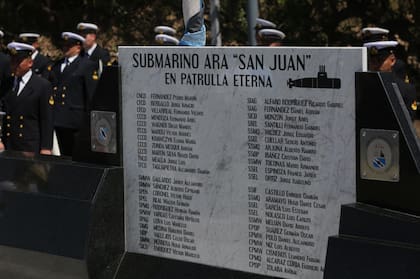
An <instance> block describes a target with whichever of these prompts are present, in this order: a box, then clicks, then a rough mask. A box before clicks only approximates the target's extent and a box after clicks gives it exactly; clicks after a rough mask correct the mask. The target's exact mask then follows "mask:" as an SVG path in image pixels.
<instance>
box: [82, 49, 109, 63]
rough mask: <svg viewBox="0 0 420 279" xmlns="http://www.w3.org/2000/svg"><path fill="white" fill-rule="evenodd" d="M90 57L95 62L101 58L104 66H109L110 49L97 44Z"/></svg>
mask: <svg viewBox="0 0 420 279" xmlns="http://www.w3.org/2000/svg"><path fill="white" fill-rule="evenodd" d="M86 55H87V52H86ZM89 59H90V60H92V61H93V62H95V63H98V62H99V60H101V61H102V64H103V66H104V67H105V66H107V64H108V62H109V61H110V60H111V57H110V55H109V52H108V50H106V49H104V48H102V47H100V46H99V45H96V48H95V50H94V51H93V52H92V55H90V56H89Z"/></svg>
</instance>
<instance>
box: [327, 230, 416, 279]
mask: <svg viewBox="0 0 420 279" xmlns="http://www.w3.org/2000/svg"><path fill="white" fill-rule="evenodd" d="M419 262H420V247H412V246H406V245H404V244H400V243H392V242H380V241H375V240H370V239H364V238H352V237H347V236H340V237H330V238H329V240H328V252H327V260H326V266H325V271H324V279H343V278H345V279H373V278H375V279H376V278H378V279H379V278H380V279H396V278H404V279H417V278H419V274H420V265H419Z"/></svg>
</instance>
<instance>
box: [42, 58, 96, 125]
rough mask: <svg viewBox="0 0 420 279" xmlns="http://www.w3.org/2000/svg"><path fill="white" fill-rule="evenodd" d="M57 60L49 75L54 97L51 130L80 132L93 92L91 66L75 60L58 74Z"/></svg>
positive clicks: (93, 70)
mask: <svg viewBox="0 0 420 279" xmlns="http://www.w3.org/2000/svg"><path fill="white" fill-rule="evenodd" d="M63 62H64V59H61V60H59V61H58V62H57V63H56V64H55V65H54V66H53V68H52V71H51V75H50V76H51V79H50V80H51V84H52V86H53V95H54V100H55V104H54V127H61V128H70V129H76V130H78V129H80V128H81V126H82V122H83V121H84V119H85V117H86V115H87V112H88V110H89V106H90V101H91V99H92V96H93V94H94V92H95V89H96V83H97V78H98V77H97V76H96V75H95V74H94V72H95V63H93V62H92V61H90V60H89V59H87V58H85V57H81V56H78V57H77V58H76V59H75V60H74V61H73V62H72V63H70V64H69V65H68V66H66V67H65V68H64V71H63V72H61V64H62V63H63Z"/></svg>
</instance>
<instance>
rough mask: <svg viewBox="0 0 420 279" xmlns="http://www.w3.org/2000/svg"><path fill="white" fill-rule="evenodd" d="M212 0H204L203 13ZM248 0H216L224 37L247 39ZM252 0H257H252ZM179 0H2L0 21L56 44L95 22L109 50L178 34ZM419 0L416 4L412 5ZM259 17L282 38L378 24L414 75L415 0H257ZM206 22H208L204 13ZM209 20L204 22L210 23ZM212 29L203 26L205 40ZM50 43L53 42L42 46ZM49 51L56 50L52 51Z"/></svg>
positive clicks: (11, 32) (344, 40) (316, 36)
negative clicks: (164, 29) (170, 30)
mask: <svg viewBox="0 0 420 279" xmlns="http://www.w3.org/2000/svg"><path fill="white" fill-rule="evenodd" d="M209 1H210V0H206V2H207V3H206V4H207V5H206V6H207V8H206V9H207V13H206V14H207V15H208V14H209V6H210V3H209ZM247 1H248V0H229V1H228V0H225V1H223V0H222V1H220V2H221V10H220V25H221V32H222V40H223V44H224V45H246V44H247V28H248V27H247V21H246V8H247ZM252 1H258V0H252ZM181 2H182V1H181V0H154V1H151V0H143V1H141V0H101V1H96V0H67V1H58V0H39V1H33V0H22V1H19V0H18V1H17V0H0V29H1V30H3V31H4V32H5V34H6V37H5V41H6V42H7V41H10V40H12V39H14V38H15V37H16V35H17V34H19V33H20V32H39V33H41V34H42V35H43V36H44V37H45V38H47V39H51V41H52V45H54V44H55V45H56V44H57V39H58V38H59V36H60V34H61V32H63V31H75V28H76V25H77V23H78V22H80V21H88V22H95V23H97V24H98V25H99V26H100V28H101V33H100V36H99V39H100V41H101V43H102V44H103V45H104V46H105V47H107V48H109V49H110V50H111V52H113V53H115V52H116V51H117V46H118V45H153V44H155V42H154V35H155V34H154V32H153V27H154V26H156V25H169V26H172V27H174V28H175V29H176V30H177V31H178V37H180V36H181V35H182V31H183V21H182V7H181ZM417 6H419V9H416V8H417ZM259 7H260V11H259V13H260V17H262V18H265V19H268V20H270V21H273V22H274V23H276V24H277V26H278V28H279V29H281V30H282V31H283V32H285V33H286V35H287V37H286V42H285V44H286V45H290V46H292V45H297V46H347V45H353V46H359V45H360V44H361V42H360V39H361V29H362V28H363V27H366V26H380V27H384V28H387V29H389V30H390V31H391V37H392V38H395V39H397V40H399V41H400V44H401V48H400V50H399V56H400V57H401V58H402V59H403V60H405V61H406V62H407V63H408V65H409V68H410V75H411V76H412V77H414V78H416V80H418V79H419V78H418V72H419V69H420V65H419V63H418V60H419V59H418V57H419V52H420V25H419V24H416V23H417V22H419V21H420V2H419V1H415V0H363V1H362V0H351V1H350V0H335V1H332V0H259ZM206 24H207V26H208V27H210V21H209V18H208V16H207V18H206ZM209 29H210V28H208V30H209ZM210 35H211V34H210V33H209V34H208V38H209V40H208V41H209V42H210ZM48 49H53V46H48V47H47V50H48ZM51 55H52V56H54V55H57V56H58V55H59V54H57V53H55V54H54V53H53V52H51Z"/></svg>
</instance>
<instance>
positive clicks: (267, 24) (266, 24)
mask: <svg viewBox="0 0 420 279" xmlns="http://www.w3.org/2000/svg"><path fill="white" fill-rule="evenodd" d="M276 27H277V25H276V24H275V23H273V22H271V21H269V20H266V19H263V18H259V17H258V18H257V25H256V28H257V29H263V28H276Z"/></svg>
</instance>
